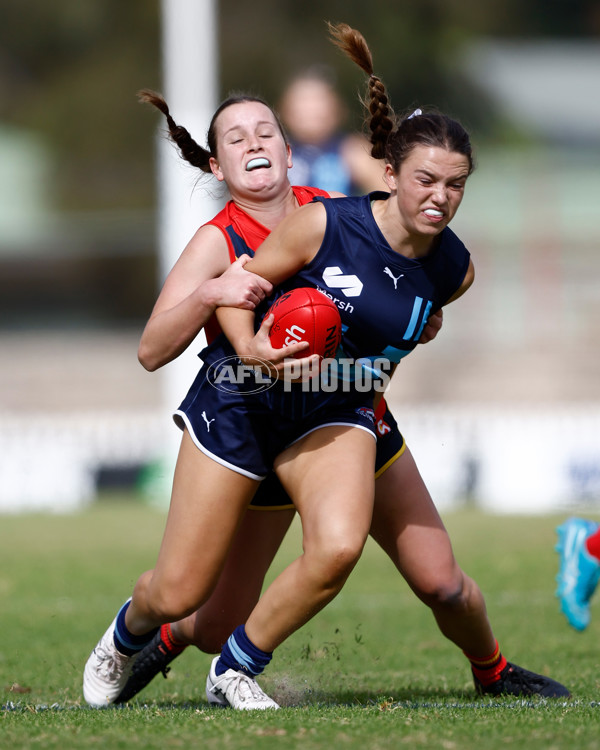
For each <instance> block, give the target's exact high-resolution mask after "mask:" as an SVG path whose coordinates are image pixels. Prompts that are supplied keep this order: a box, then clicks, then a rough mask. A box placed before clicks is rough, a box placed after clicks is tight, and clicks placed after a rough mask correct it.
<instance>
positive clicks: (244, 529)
mask: <svg viewBox="0 0 600 750" xmlns="http://www.w3.org/2000/svg"><path fill="white" fill-rule="evenodd" d="M294 515H295V511H294V510H293V509H290V510H269V511H266V510H265V511H263V510H248V511H247V512H246V514H245V516H244V520H243V521H242V525H241V526H240V528H239V530H238V532H237V535H236V537H235V540H234V542H233V546H232V547H231V549H230V551H229V554H228V556H227V561H226V563H225V567H224V569H223V572H222V573H221V575H220V577H219V581H218V583H217V585H216V587H215V589H214V591H213V592H212V594H211V595H210V598H209V599H208V601H207V602H206V603H205V604H203V605H202V606H201V607H200V609H199V610H198V611H197V612H194V614H193V615H190V616H189V617H187V618H186V619H185V620H181V621H180V622H177V623H174V624H173V625H171V630H172V632H173V635H174V636H175V638H176V639H177V640H178V641H180V642H181V643H186V644H194V645H196V646H198V648H199V649H200V650H201V651H204V652H205V653H207V654H216V653H218V652H219V651H220V650H221V648H222V646H223V644H224V643H225V641H226V640H227V638H228V637H229V635H230V634H231V632H232V631H233V630H235V628H236V627H237V626H238V625H240V624H241V623H243V622H245V621H246V620H247V619H248V615H249V614H250V612H252V609H253V608H254V606H255V605H256V602H257V601H258V599H259V597H260V592H261V590H262V587H263V583H264V580H265V575H266V574H267V571H268V569H269V567H270V565H271V563H272V562H273V558H274V557H275V554H276V553H277V550H278V549H279V547H280V546H281V542H282V541H283V538H284V536H285V535H286V533H287V530H288V529H289V527H290V524H291V522H292V520H293V518H294Z"/></svg>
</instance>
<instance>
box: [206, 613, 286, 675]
mask: <svg viewBox="0 0 600 750" xmlns="http://www.w3.org/2000/svg"><path fill="white" fill-rule="evenodd" d="M272 657H273V654H272V653H267V652H266V651H262V650H261V649H260V648H258V647H257V646H255V645H254V644H253V643H252V641H251V640H250V639H249V638H248V636H247V635H246V628H245V627H244V626H243V625H239V626H238V627H237V628H236V629H235V630H234V631H233V633H232V634H231V635H230V636H229V638H228V640H227V643H226V644H225V645H224V646H223V648H222V650H221V656H220V657H219V660H218V661H217V663H216V665H215V672H216V673H217V675H220V674H223V672H225V671H227V670H228V669H234V670H235V671H236V672H245V673H246V674H249V675H252V677H255V676H256V675H257V674H260V673H261V672H262V671H263V669H264V668H265V667H266V666H267V664H268V663H269V662H270V661H271V658H272Z"/></svg>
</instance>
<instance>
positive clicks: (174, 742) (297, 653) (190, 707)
mask: <svg viewBox="0 0 600 750" xmlns="http://www.w3.org/2000/svg"><path fill="white" fill-rule="evenodd" d="M445 520H446V523H447V526H448V529H449V531H450V534H451V536H452V538H453V540H454V546H455V551H456V554H457V557H458V559H459V560H460V562H461V564H462V566H463V568H464V569H465V570H466V571H467V572H469V573H470V574H471V575H472V576H473V577H474V578H475V579H476V580H477V581H478V583H479V584H480V586H481V588H482V589H483V591H484V593H485V595H486V600H487V605H488V611H489V614H490V618H491V621H492V624H493V626H494V630H495V633H496V636H497V638H498V639H499V641H500V644H501V647H502V650H503V652H504V653H505V655H506V656H507V657H508V658H509V659H510V660H512V661H515V662H516V663H518V664H521V665H522V666H524V667H527V668H529V669H532V670H534V671H537V672H542V673H544V674H549V675H551V676H553V677H555V678H556V679H558V680H560V681H561V682H563V683H565V684H566V685H568V686H569V688H570V689H571V690H572V693H573V698H572V699H571V700H570V701H565V702H563V701H547V702H544V701H540V700H537V699H535V700H516V699H514V698H504V699H493V700H492V699H487V700H484V699H479V698H477V697H476V696H475V693H474V691H473V688H472V683H471V680H470V673H469V669H468V666H467V662H466V660H465V658H464V657H463V656H462V654H461V653H460V652H459V651H458V649H456V647H455V646H453V645H452V644H451V643H450V642H448V641H446V640H445V639H444V638H443V637H442V636H441V635H440V634H439V632H438V631H437V629H436V626H435V623H434V621H433V618H432V617H431V615H430V613H429V611H428V610H427V609H426V608H425V607H424V606H423V605H422V604H420V603H419V602H418V601H417V600H416V599H415V598H414V596H413V595H412V594H411V592H410V591H409V590H408V588H407V587H406V585H405V584H404V582H403V581H402V580H401V579H400V578H399V576H398V575H397V574H396V572H395V570H394V569H393V568H392V566H391V564H390V562H389V561H388V560H387V559H386V558H384V556H383V554H382V553H381V552H380V550H379V549H378V548H377V547H375V545H373V544H371V543H369V544H368V546H367V548H366V550H365V554H364V556H363V558H362V560H361V561H360V564H359V566H358V567H357V569H356V571H355V572H354V574H353V575H352V577H351V579H350V580H349V582H348V583H347V585H346V587H345V589H344V591H343V592H342V593H341V595H340V596H339V597H338V598H337V599H336V600H335V601H334V602H333V603H332V604H330V605H329V607H327V608H326V609H325V611H323V612H322V613H321V614H320V615H319V616H318V617H316V618H315V619H314V620H313V621H312V622H310V623H309V624H308V625H307V626H305V627H304V628H303V629H302V630H300V631H299V632H298V633H296V634H295V635H294V636H293V637H291V638H290V639H289V640H288V641H287V642H286V643H285V644H284V645H282V646H281V647H280V648H279V649H278V650H277V652H276V654H275V658H274V660H273V663H272V665H271V666H270V667H269V669H268V671H267V673H266V674H265V675H264V676H263V677H262V678H261V684H262V685H263V686H264V687H265V689H266V690H267V692H269V693H270V694H272V695H273V697H274V698H276V699H278V700H279V701H280V702H282V703H283V704H285V705H286V707H285V708H283V709H282V710H281V711H278V712H268V713H267V714H255V713H248V714H243V713H234V712H232V711H223V710H218V709H212V710H211V709H209V708H208V705H207V703H206V702H205V699H204V680H205V675H206V671H207V668H208V666H209V663H210V658H211V657H209V656H207V655H205V654H201V653H200V652H198V651H192V650H191V649H188V651H186V652H185V653H184V654H183V655H182V656H181V657H180V658H179V659H178V660H177V661H176V662H174V664H173V669H172V671H171V673H170V674H169V677H168V679H167V680H163V678H162V677H159V678H157V679H156V680H155V681H154V682H153V683H152V684H151V685H150V686H149V687H148V688H147V689H146V690H145V691H144V692H143V693H142V694H141V695H140V700H139V701H138V702H134V703H132V704H131V705H127V706H125V707H120V708H110V709H106V710H100V711H98V710H94V709H90V708H88V707H86V706H85V704H83V699H82V695H81V675H82V669H83V665H84V663H85V661H86V659H87V657H88V655H89V652H90V651H91V649H92V648H93V646H94V645H95V643H96V641H97V640H98V638H99V637H100V635H101V634H102V633H103V631H104V630H105V629H106V627H107V626H108V624H109V622H110V619H111V618H112V617H113V615H114V612H115V611H116V609H117V607H118V606H119V604H120V603H121V602H122V601H123V600H124V599H125V598H126V597H127V596H128V595H129V593H130V591H131V587H132V585H133V583H134V581H135V579H136V578H137V575H138V574H139V573H140V572H141V571H142V570H144V569H146V568H148V567H152V565H153V563H154V558H155V555H156V552H157V550H158V543H159V540H160V537H161V533H162V527H163V522H164V515H163V514H162V513H161V512H160V511H157V510H154V509H150V508H148V507H145V506H144V505H143V504H141V503H139V502H134V501H132V500H131V498H118V497H112V498H109V499H102V500H100V501H98V502H97V503H95V504H94V505H93V506H92V507H91V508H90V509H89V510H87V511H86V512H84V513H81V514H76V515H71V516H14V517H13V516H3V517H0V622H1V624H2V636H3V637H2V645H0V689H1V690H2V700H1V701H0V704H1V705H2V710H1V711H0V747H2V748H15V749H16V750H17V749H18V750H21V749H23V750H25V749H29V748H44V749H45V748H107V749H108V750H111V749H112V748H195V747H202V748H207V750H212V749H213V748H214V749H215V750H216V749H217V748H218V750H233V749H236V750H237V749H238V748H255V747H256V748H258V747H260V748H266V749H267V750H268V748H303V749H304V750H311V749H312V748H324V747H334V746H336V747H337V748H344V749H346V748H348V749H353V748H361V749H362V748H368V749H369V750H377V749H378V748H392V747H394V748H396V747H406V748H445V749H452V748H456V749H457V750H459V749H461V748H475V747H477V748H485V750H495V749H496V748H505V747H507V746H508V745H511V746H513V747H515V748H525V747H526V748H528V750H537V748H540V749H541V748H543V749H544V750H551V749H552V748H570V749H571V750H577V749H578V748H600V691H599V680H600V678H599V674H598V664H599V662H600V643H599V638H598V634H599V633H600V611H598V613H597V617H595V618H593V621H592V624H591V626H590V628H589V629H588V631H586V632H585V633H575V632H574V631H572V630H571V629H570V628H569V627H568V626H567V625H566V622H565V621H564V619H563V617H562V616H561V615H560V614H559V613H558V608H557V601H556V599H555V598H554V596H553V592H554V575H555V572H556V554H555V553H554V551H553V545H554V543H555V534H554V527H555V526H556V524H557V523H558V522H560V520H562V517H561V518H558V517H554V518H552V517H541V518H538V517H536V518H530V517H518V518H515V517H492V516H486V515H482V514H480V513H477V512H475V511H464V512H456V513H451V514H447V516H446V517H445ZM298 549H299V535H298V531H297V528H293V529H292V533H291V535H290V538H289V541H288V542H287V543H286V545H285V548H284V549H283V550H282V551H281V553H280V555H279V557H278V559H277V560H276V562H275V566H274V567H275V568H276V569H280V568H281V565H282V564H284V563H285V562H286V561H288V560H289V559H291V558H292V557H293V556H295V555H296V554H297V551H298Z"/></svg>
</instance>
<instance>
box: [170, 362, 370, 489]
mask: <svg viewBox="0 0 600 750" xmlns="http://www.w3.org/2000/svg"><path fill="white" fill-rule="evenodd" d="M224 354H225V355H227V356H223V355H224ZM225 360H230V364H228V365H227V369H223V367H222V364H221V363H222V362H224V361H225ZM238 365H239V360H237V358H236V357H235V356H229V355H228V352H227V350H225V351H223V350H222V349H221V351H220V352H218V356H216V357H214V356H213V357H211V358H210V359H209V360H205V363H204V364H203V366H202V368H201V369H200V372H199V373H198V375H197V377H196V379H195V381H194V383H193V384H192V387H191V388H190V390H189V392H188V394H187V396H186V397H185V399H184V400H183V402H182V404H181V406H180V407H179V409H178V410H177V411H176V412H175V413H174V415H173V418H174V420H175V422H176V424H177V425H178V426H179V427H180V428H181V429H183V428H184V427H185V428H187V430H188V431H189V433H190V436H191V437H192V439H193V441H194V443H195V444H196V446H197V447H198V448H199V449H200V450H201V451H202V452H203V453H205V454H206V455H207V456H209V457H210V458H212V459H213V460H215V461H217V462H218V463H220V464H221V465H223V466H226V467H227V468H229V469H232V470H233V471H236V472H238V473H240V474H243V475H244V476H247V477H249V478H250V479H257V480H263V479H265V477H266V476H267V475H268V474H269V473H270V472H271V471H272V468H273V462H274V461H275V458H276V457H277V456H278V455H279V454H280V453H281V452H282V451H283V450H285V448H287V447H288V446H290V445H292V444H293V443H295V442H296V441H298V440H300V439H301V438H303V437H304V436H306V435H308V434H309V433H310V432H313V431H314V430H317V429H320V428H322V427H327V426H332V425H351V426H353V427H358V428H359V429H363V430H365V431H367V432H368V433H369V434H370V435H373V437H374V438H375V437H376V428H375V413H374V410H373V408H372V406H371V403H372V394H370V393H360V392H356V391H354V392H345V393H344V392H337V391H334V392H332V393H324V392H322V391H321V392H312V391H310V390H305V389H303V387H302V384H292V385H291V386H290V384H287V383H284V382H282V381H279V380H275V381H269V380H268V379H267V380H265V377H264V376H262V375H259V374H256V373H253V372H248V371H244V373H243V376H242V377H240V375H239V369H238ZM265 383H267V385H265Z"/></svg>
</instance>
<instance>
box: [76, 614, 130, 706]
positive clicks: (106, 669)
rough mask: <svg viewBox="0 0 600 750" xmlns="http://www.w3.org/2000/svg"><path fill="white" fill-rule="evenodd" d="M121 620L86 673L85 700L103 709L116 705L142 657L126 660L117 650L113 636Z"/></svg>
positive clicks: (95, 653) (92, 657)
mask: <svg viewBox="0 0 600 750" xmlns="http://www.w3.org/2000/svg"><path fill="white" fill-rule="evenodd" d="M116 622H117V618H116V617H115V619H114V620H113V621H112V623H111V626H110V627H109V629H108V630H107V631H106V633H104V635H103V636H102V638H101V639H100V640H99V641H98V645H97V646H96V648H95V649H94V650H93V651H92V653H91V654H90V658H89V659H88V660H87V663H86V665H85V669H84V670H83V697H84V698H85V700H86V703H89V704H90V706H94V707H96V708H102V707H103V706H108V705H110V704H111V703H114V702H115V699H116V698H117V697H118V696H119V695H120V693H121V691H122V690H123V688H124V687H125V683H126V682H127V680H128V679H129V673H130V672H131V668H132V667H133V663H134V662H135V659H136V657H137V656H138V654H134V655H133V656H126V655H125V654H122V653H121V652H120V651H118V650H117V647H116V646H115V641H114V638H113V634H114V632H115V624H116Z"/></svg>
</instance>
